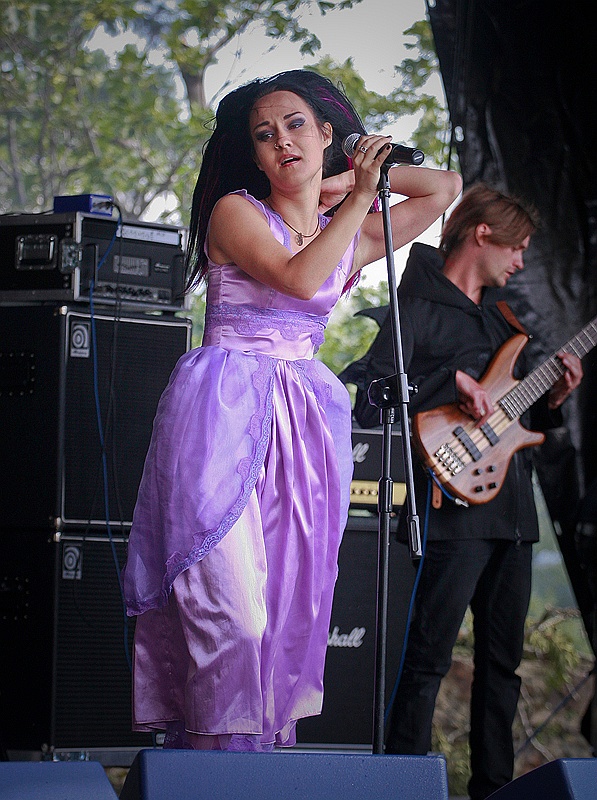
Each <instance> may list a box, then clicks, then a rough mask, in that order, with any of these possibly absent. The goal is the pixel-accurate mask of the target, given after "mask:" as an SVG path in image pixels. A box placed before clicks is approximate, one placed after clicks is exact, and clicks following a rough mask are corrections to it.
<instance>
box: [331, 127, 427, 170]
mask: <svg viewBox="0 0 597 800" xmlns="http://www.w3.org/2000/svg"><path fill="white" fill-rule="evenodd" d="M361 136H362V134H360V133H349V134H348V136H347V137H346V139H345V140H344V141H343V142H342V150H343V152H344V155H345V156H348V158H352V157H353V155H354V151H355V150H356V148H357V142H358V141H359V139H360V138H361ZM390 147H391V148H392V149H391V150H390V152H389V153H388V155H387V156H386V158H385V159H384V162H383V163H384V164H415V165H418V164H422V163H423V161H424V160H425V153H423V151H422V150H417V148H415V147H405V146H404V145H403V144H393V143H391V144H390Z"/></svg>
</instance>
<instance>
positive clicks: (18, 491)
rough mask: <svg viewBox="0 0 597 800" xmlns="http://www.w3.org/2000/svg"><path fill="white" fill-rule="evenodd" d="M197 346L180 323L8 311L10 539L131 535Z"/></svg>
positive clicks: (0, 453) (5, 508)
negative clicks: (175, 382)
mask: <svg viewBox="0 0 597 800" xmlns="http://www.w3.org/2000/svg"><path fill="white" fill-rule="evenodd" d="M190 339H191V322H190V321H189V320H187V319H179V318H177V317H174V316H172V315H166V316H164V315H137V316H135V315H128V316H121V317H118V318H115V317H114V316H112V315H111V314H110V313H95V314H92V313H91V311H89V310H83V309H81V310H79V309H76V308H73V307H69V306H61V307H51V306H42V305H37V306H15V307H4V308H2V307H0V419H1V420H2V424H1V426H0V472H1V474H2V475H3V479H2V482H1V484H0V485H1V492H2V520H1V522H0V528H9V529H11V528H44V527H52V528H54V529H55V530H59V531H60V530H65V529H69V528H70V529H72V528H75V529H77V530H81V529H89V528H92V529H95V530H98V529H101V530H103V531H104V532H105V533H109V531H108V530H107V523H108V522H110V523H111V524H113V525H114V526H115V528H122V527H123V526H124V527H125V528H127V527H130V524H131V521H132V513H133V509H134V505H135V501H136V496H137V490H138V486H139V482H140V480H141V474H142V471H143V465H144V462H145V454H146V452H147V448H148V446H149V441H150V437H151V429H152V423H153V418H154V416H155V411H156V408H157V404H158V400H159V398H160V395H161V393H162V391H163V390H164V388H165V387H166V385H167V383H168V379H169V376H170V373H171V371H172V369H173V368H174V366H175V364H176V362H177V360H178V358H179V357H180V356H181V355H182V354H183V353H185V352H186V351H187V350H188V348H189V346H190ZM98 409H99V411H98Z"/></svg>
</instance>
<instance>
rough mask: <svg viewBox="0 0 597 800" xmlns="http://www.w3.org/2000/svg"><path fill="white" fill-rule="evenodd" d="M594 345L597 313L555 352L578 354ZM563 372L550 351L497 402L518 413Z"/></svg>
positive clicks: (513, 414)
mask: <svg viewBox="0 0 597 800" xmlns="http://www.w3.org/2000/svg"><path fill="white" fill-rule="evenodd" d="M595 345H597V317H594V319H592V320H591V321H590V322H589V323H587V324H586V325H585V327H584V328H583V329H582V330H581V331H579V332H578V333H577V334H576V335H575V336H573V337H572V339H570V340H569V341H567V342H566V344H564V345H562V347H559V348H558V350H557V352H558V353H561V352H565V353H574V354H575V355H577V356H578V357H579V358H582V357H583V356H586V354H587V353H588V352H589V351H590V350H592V349H593V347H595ZM564 372H565V367H564V366H563V364H562V362H561V361H560V359H559V358H558V356H557V355H556V353H552V355H551V356H550V357H549V358H548V359H547V360H546V361H544V362H543V363H542V364H540V365H539V366H538V367H535V369H534V370H532V371H531V372H529V374H528V375H527V376H526V377H525V378H523V379H522V380H521V381H520V383H519V384H518V385H517V386H515V387H514V389H511V390H510V391H509V392H508V393H507V394H505V395H504V396H503V397H502V398H501V400H500V401H499V406H500V407H501V408H502V409H503V410H504V411H505V413H506V414H507V415H508V416H509V417H510V419H516V418H517V417H520V416H521V415H522V414H523V413H524V412H525V411H526V410H527V408H530V406H532V405H533V403H534V402H535V401H536V400H538V399H539V398H540V397H541V395H543V394H545V392H546V391H547V390H548V389H551V387H552V386H553V385H554V383H556V381H557V380H558V379H559V378H561V377H562V375H563V374H564Z"/></svg>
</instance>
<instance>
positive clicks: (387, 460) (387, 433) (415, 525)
mask: <svg viewBox="0 0 597 800" xmlns="http://www.w3.org/2000/svg"><path fill="white" fill-rule="evenodd" d="M389 169H390V165H389V164H384V165H383V166H382V168H381V176H380V181H379V198H380V201H381V207H382V214H383V227H384V240H385V249H386V263H387V271H388V287H389V293H390V314H391V322H392V344H393V348H394V367H395V371H396V375H395V376H392V379H394V378H396V379H397V388H398V398H399V404H398V408H399V418H400V424H401V430H402V454H403V459H404V474H405V482H406V503H407V511H408V516H407V525H408V543H409V548H410V556H411V558H412V559H418V558H421V556H422V549H421V535H420V529H419V518H418V516H417V510H416V502H415V493H414V482H413V468H412V457H411V448H410V422H409V418H408V410H407V409H408V402H409V388H410V387H409V385H408V381H407V377H406V374H405V372H404V358H403V353H402V339H401V335H400V318H399V310H398V294H397V286H396V273H395V269H394V248H393V243H392V227H391V221H390V179H389ZM394 394H395V393H394V392H392V391H391V390H389V389H386V390H384V391H382V393H381V397H380V400H378V401H375V402H374V401H372V400H371V392H370V393H369V399H370V402H372V404H373V405H377V406H378V407H379V408H380V417H381V422H382V425H383V435H382V474H381V477H380V479H379V494H378V510H379V539H378V565H377V613H376V617H377V619H376V643H375V677H374V711H373V753H376V754H381V753H383V751H384V716H385V685H386V652H387V627H388V586H389V552H390V520H391V516H392V501H393V481H392V477H391V474H390V473H391V450H392V423H393V422H394V418H395V405H396V399H395V397H394V396H393V395H394Z"/></svg>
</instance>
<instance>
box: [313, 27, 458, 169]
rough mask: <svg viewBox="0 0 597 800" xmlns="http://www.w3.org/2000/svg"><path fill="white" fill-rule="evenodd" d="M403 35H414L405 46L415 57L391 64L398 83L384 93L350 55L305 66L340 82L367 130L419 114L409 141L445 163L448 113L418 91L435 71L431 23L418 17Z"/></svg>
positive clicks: (432, 97) (378, 128) (437, 160)
mask: <svg viewBox="0 0 597 800" xmlns="http://www.w3.org/2000/svg"><path fill="white" fill-rule="evenodd" d="M404 35H405V36H407V37H411V36H412V37H413V38H414V41H413V42H408V43H407V44H406V47H407V49H409V50H413V51H415V52H416V55H417V57H416V58H406V59H404V60H403V61H402V63H401V64H400V65H399V66H396V67H395V75H396V80H397V83H398V85H397V87H396V88H395V89H394V90H393V91H392V92H390V93H389V94H388V95H380V94H377V93H376V92H371V91H369V90H367V88H366V87H365V83H364V81H363V79H362V78H361V77H360V75H358V73H357V72H355V70H354V62H353V59H352V58H347V59H346V61H344V62H343V63H342V64H337V63H336V62H334V61H333V60H332V59H331V58H330V57H329V56H325V57H324V58H322V59H321V60H320V61H319V62H318V63H317V64H315V65H313V66H312V67H309V69H314V70H315V71H316V72H319V73H320V74H322V75H325V76H326V77H327V78H330V80H332V81H334V82H335V83H336V84H338V85H341V86H343V88H344V90H345V92H346V94H347V95H348V96H349V97H350V99H351V101H352V102H353V104H354V106H355V108H356V110H357V111H358V112H359V114H360V116H361V117H362V119H363V121H364V122H365V127H366V128H367V129H368V130H370V131H380V130H382V129H383V128H384V127H385V126H387V125H388V124H389V123H391V122H393V121H394V120H396V119H397V118H399V117H402V116H405V115H419V121H418V125H417V127H416V129H415V131H414V132H413V134H412V143H413V144H414V146H415V147H419V148H421V149H422V150H423V152H424V153H425V154H426V156H427V157H428V158H429V159H430V160H432V161H434V162H435V163H436V164H437V165H438V166H441V165H443V164H445V163H446V161H447V155H448V140H449V136H448V131H449V120H448V115H447V112H446V109H445V107H444V105H443V104H442V103H440V102H439V101H438V99H437V97H436V96H435V95H433V94H428V93H425V92H423V91H422V90H423V89H424V87H425V86H426V84H427V83H428V82H429V81H430V80H431V79H432V78H433V77H437V76H438V75H439V62H438V59H437V55H436V53H435V47H434V43H433V35H432V32H431V26H430V24H429V23H428V22H427V21H426V20H420V21H419V22H416V23H415V24H414V25H412V26H411V27H410V28H408V30H406V31H405V32H404Z"/></svg>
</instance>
